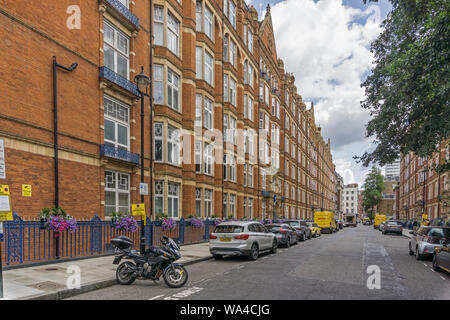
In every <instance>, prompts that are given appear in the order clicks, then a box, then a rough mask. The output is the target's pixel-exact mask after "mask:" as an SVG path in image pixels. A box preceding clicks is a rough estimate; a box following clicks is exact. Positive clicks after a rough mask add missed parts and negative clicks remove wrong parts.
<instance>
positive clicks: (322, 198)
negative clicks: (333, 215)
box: [320, 192, 323, 211]
mask: <svg viewBox="0 0 450 320" xmlns="http://www.w3.org/2000/svg"><path fill="white" fill-rule="evenodd" d="M320 210H321V211H323V192H322V208H321V209H320Z"/></svg>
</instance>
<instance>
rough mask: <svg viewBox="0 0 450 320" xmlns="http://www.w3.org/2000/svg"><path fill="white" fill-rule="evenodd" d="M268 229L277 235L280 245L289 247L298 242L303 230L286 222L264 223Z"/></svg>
mask: <svg viewBox="0 0 450 320" xmlns="http://www.w3.org/2000/svg"><path fill="white" fill-rule="evenodd" d="M264 226H265V227H266V228H267V230H269V231H270V232H272V233H274V234H275V236H276V237H277V241H278V245H279V246H280V245H281V246H285V247H286V248H289V247H290V246H291V245H292V244H297V243H298V240H299V237H300V236H301V234H302V232H301V231H300V230H297V229H295V228H293V227H291V226H290V225H288V224H286V223H274V224H266V225H264Z"/></svg>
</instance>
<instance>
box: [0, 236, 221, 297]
mask: <svg viewBox="0 0 450 320" xmlns="http://www.w3.org/2000/svg"><path fill="white" fill-rule="evenodd" d="M180 249H181V256H182V257H181V258H180V260H177V261H176V262H177V263H182V264H184V265H189V264H194V263H198V262H201V261H205V260H208V259H211V258H212V256H211V253H210V252H209V245H208V243H207V242H205V243H199V244H189V245H182V246H181V248H180ZM113 257H114V256H113V255H111V256H102V257H98V258H89V259H80V260H73V261H66V262H58V263H53V264H46V265H40V266H31V267H27V266H24V267H23V268H16V269H10V270H6V271H3V289H4V290H3V292H4V295H5V297H4V298H3V299H0V300H15V299H17V300H60V299H65V298H68V297H71V296H74V295H79V294H82V293H86V292H89V291H92V290H97V289H100V288H105V287H108V286H112V285H115V284H117V281H116V268H117V266H115V265H113V264H112V262H113ZM69 267H70V268H69ZM75 268H79V270H80V272H81V285H80V288H79V289H69V287H68V286H67V282H68V280H69V277H70V276H71V275H73V269H75ZM71 270H72V271H71ZM69 284H70V283H69Z"/></svg>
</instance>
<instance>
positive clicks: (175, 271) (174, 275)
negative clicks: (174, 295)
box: [163, 265, 188, 288]
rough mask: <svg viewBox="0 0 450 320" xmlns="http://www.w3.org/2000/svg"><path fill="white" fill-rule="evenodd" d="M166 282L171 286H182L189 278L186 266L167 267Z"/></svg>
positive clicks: (164, 276)
mask: <svg viewBox="0 0 450 320" xmlns="http://www.w3.org/2000/svg"><path fill="white" fill-rule="evenodd" d="M163 278H164V282H165V283H166V284H167V285H168V286H169V287H171V288H180V287H182V286H184V284H185V283H186V282H187V280H188V273H187V270H186V268H185V267H184V266H180V265H178V266H173V268H170V267H169V268H167V269H166V271H165V272H164V275H163Z"/></svg>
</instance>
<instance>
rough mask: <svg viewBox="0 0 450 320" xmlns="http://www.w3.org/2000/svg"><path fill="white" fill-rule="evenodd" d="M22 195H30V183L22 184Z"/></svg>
mask: <svg viewBox="0 0 450 320" xmlns="http://www.w3.org/2000/svg"><path fill="white" fill-rule="evenodd" d="M22 197H31V184H23V185H22Z"/></svg>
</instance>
